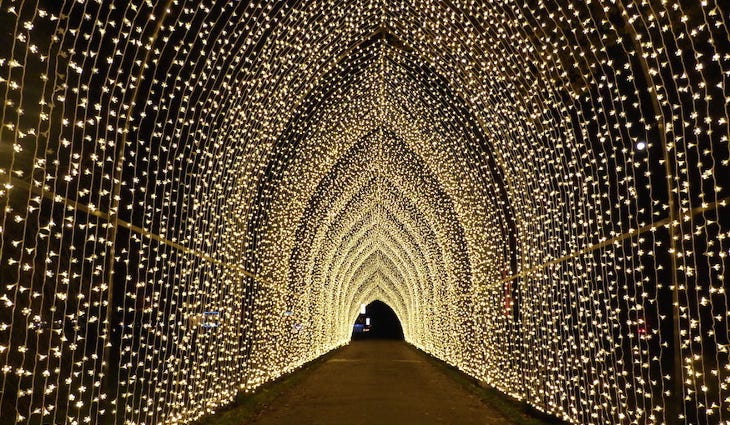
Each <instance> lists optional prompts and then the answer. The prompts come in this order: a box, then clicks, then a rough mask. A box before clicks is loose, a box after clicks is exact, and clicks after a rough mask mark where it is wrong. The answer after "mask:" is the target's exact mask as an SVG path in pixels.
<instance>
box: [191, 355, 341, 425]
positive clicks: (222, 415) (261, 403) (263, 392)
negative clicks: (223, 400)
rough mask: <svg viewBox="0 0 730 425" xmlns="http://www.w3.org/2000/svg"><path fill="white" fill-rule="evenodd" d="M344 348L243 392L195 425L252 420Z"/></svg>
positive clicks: (237, 423) (239, 424) (227, 424)
mask: <svg viewBox="0 0 730 425" xmlns="http://www.w3.org/2000/svg"><path fill="white" fill-rule="evenodd" d="M342 348H344V347H340V348H337V349H334V350H332V351H330V352H329V353H327V354H325V355H323V356H320V357H318V358H316V359H314V360H312V361H310V362H309V363H305V364H304V365H302V366H301V367H299V368H298V369H296V370H294V371H293V372H290V373H288V374H286V375H282V376H280V377H279V378H277V379H275V380H273V381H271V382H268V383H266V384H264V385H262V386H260V387H259V388H257V389H256V390H255V391H254V392H251V393H241V394H240V395H239V396H238V397H237V398H236V399H235V400H234V401H233V402H232V403H231V404H230V405H228V406H226V407H225V408H224V409H222V410H220V411H219V412H217V413H216V414H215V415H212V416H208V417H205V418H203V419H201V420H200V421H198V422H195V425H242V424H246V423H248V422H250V421H251V420H252V419H253V418H255V417H256V416H258V414H259V413H261V411H262V410H264V409H265V408H266V407H268V406H269V405H271V404H272V403H273V402H274V401H275V400H276V399H277V398H278V397H279V396H281V395H282V394H284V393H285V392H286V391H288V390H289V389H290V388H292V387H294V386H296V385H297V384H298V383H299V382H301V381H302V379H304V378H306V377H307V376H309V375H310V374H311V373H312V372H313V371H314V370H316V369H317V366H319V365H321V364H323V363H324V362H326V361H327V360H329V359H330V358H331V357H332V356H333V355H335V354H336V353H337V352H339V351H340V350H342Z"/></svg>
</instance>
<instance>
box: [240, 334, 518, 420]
mask: <svg viewBox="0 0 730 425" xmlns="http://www.w3.org/2000/svg"><path fill="white" fill-rule="evenodd" d="M254 423H255V424H258V425H271V424H279V425H283V424H302V425H307V424H311V425H314V424H317V425H325V424H333V425H334V424H337V425H358V424H367V425H385V424H397V425H405V424H419V425H426V424H459V425H465V424H508V423H509V422H508V421H507V420H506V419H504V418H503V417H502V416H501V415H500V414H499V413H498V412H497V411H495V410H494V409H493V408H491V407H490V406H487V405H485V404H483V403H482V402H481V401H480V400H479V399H478V398H477V397H476V396H475V395H473V394H472V393H470V392H469V391H467V390H466V389H464V388H463V387H462V386H461V385H460V384H459V383H457V382H454V381H453V380H452V379H451V378H449V377H448V376H447V375H445V374H444V373H443V371H441V370H440V369H439V367H438V366H436V365H434V364H433V363H431V362H430V361H429V360H428V359H426V358H424V357H423V355H422V354H421V353H419V352H418V351H416V350H415V349H413V348H412V347H410V346H408V345H407V344H406V343H404V342H401V341H354V342H352V343H351V344H350V345H349V346H347V347H345V348H344V349H343V350H341V351H340V352H339V353H337V354H336V355H335V356H334V357H332V358H330V359H329V360H327V361H326V362H325V363H324V364H322V365H320V366H318V367H317V368H316V369H315V370H313V371H312V372H311V374H309V375H308V376H306V377H305V378H304V379H303V380H302V382H300V383H299V384H298V385H297V386H296V387H294V388H293V389H291V390H290V391H288V392H286V393H284V394H282V395H281V396H280V397H279V398H278V399H276V400H275V401H274V402H273V403H272V405H271V406H269V407H268V408H266V409H265V410H264V411H263V412H262V413H261V414H260V416H259V417H258V418H257V420H256V421H254Z"/></svg>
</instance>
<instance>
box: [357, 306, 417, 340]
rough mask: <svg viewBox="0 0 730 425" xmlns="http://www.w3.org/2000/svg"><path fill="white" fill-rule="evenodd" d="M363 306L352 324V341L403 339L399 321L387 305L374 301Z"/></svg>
mask: <svg viewBox="0 0 730 425" xmlns="http://www.w3.org/2000/svg"><path fill="white" fill-rule="evenodd" d="M363 306H364V308H361V310H360V313H359V314H358V315H357V318H356V319H355V323H354V324H353V328H352V339H353V340H369V339H390V340H401V341H402V340H404V339H405V338H404V334H403V326H402V325H401V321H400V319H399V318H398V315H397V314H396V313H395V311H393V309H392V308H391V307H390V306H389V305H388V304H386V303H384V302H383V301H380V300H374V301H372V302H370V303H369V304H363Z"/></svg>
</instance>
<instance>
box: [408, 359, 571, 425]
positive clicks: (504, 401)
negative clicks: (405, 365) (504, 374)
mask: <svg viewBox="0 0 730 425" xmlns="http://www.w3.org/2000/svg"><path fill="white" fill-rule="evenodd" d="M411 347H412V348H413V349H414V350H416V351H418V352H419V353H421V354H423V355H424V356H425V357H426V358H428V360H429V361H430V362H431V363H433V364H434V365H436V366H437V367H438V368H439V369H441V370H442V371H443V372H444V373H445V374H446V375H448V376H449V377H451V379H453V380H454V381H456V382H458V383H459V384H461V385H462V386H463V387H464V388H466V389H467V390H468V391H469V392H471V393H473V394H475V395H476V396H477V397H479V398H480V399H481V400H482V401H483V402H484V403H486V404H488V405H490V406H492V407H494V408H495V409H497V410H498V411H499V412H500V413H502V415H504V416H505V417H506V418H507V419H508V420H509V421H510V422H512V423H514V424H524V425H555V424H565V422H563V421H561V420H559V419H557V418H554V417H552V416H549V415H547V414H545V413H542V412H540V411H538V410H536V409H535V408H533V407H531V406H529V405H528V404H527V403H524V402H521V401H519V400H515V399H513V398H511V397H509V396H507V395H506V394H504V393H502V392H500V391H497V390H496V389H494V388H491V387H489V386H486V385H485V384H483V383H482V382H480V381H479V380H478V379H476V378H474V377H472V376H470V375H467V374H466V373H464V372H462V371H461V370H459V369H457V368H456V367H454V366H452V365H450V364H448V363H446V362H444V361H443V360H441V359H438V358H436V357H434V356H432V355H430V354H428V353H426V352H425V351H421V350H419V349H418V348H416V347H414V346H412V345H411Z"/></svg>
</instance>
